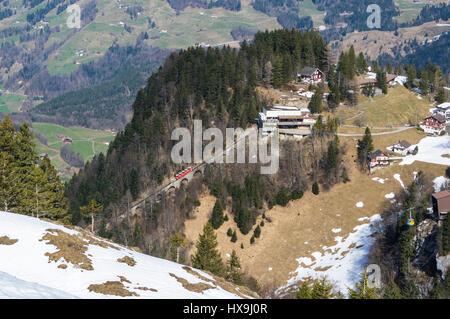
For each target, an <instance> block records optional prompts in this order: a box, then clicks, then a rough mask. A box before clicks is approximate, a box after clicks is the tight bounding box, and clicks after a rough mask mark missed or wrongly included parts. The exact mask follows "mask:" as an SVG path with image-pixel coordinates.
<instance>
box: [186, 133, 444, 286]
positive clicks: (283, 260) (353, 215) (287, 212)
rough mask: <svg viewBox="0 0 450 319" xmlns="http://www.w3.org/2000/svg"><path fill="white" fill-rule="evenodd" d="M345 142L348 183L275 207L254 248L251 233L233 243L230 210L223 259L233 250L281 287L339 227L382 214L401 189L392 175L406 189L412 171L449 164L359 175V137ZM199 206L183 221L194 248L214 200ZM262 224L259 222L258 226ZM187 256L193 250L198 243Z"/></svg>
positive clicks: (222, 234) (387, 139) (387, 141)
mask: <svg viewBox="0 0 450 319" xmlns="http://www.w3.org/2000/svg"><path fill="white" fill-rule="evenodd" d="M421 134H422V133H420V132H417V131H416V130H408V131H405V132H401V133H398V134H393V135H386V136H374V137H373V139H374V144H375V147H376V148H380V149H385V147H386V146H388V145H391V144H392V143H393V142H396V141H398V140H399V139H408V140H409V141H410V142H411V143H416V142H417V141H418V140H419V139H420V138H421V137H422V135H421ZM341 142H342V143H346V145H347V154H346V159H347V161H348V162H350V164H351V165H350V167H349V176H350V179H351V181H350V182H348V183H346V184H344V183H341V184H338V185H335V186H334V187H332V188H331V189H330V190H329V191H321V193H320V194H319V195H317V196H315V195H313V194H312V193H311V192H310V191H306V192H305V194H304V196H303V197H302V198H301V199H299V200H295V201H291V202H290V203H289V204H288V205H287V206H286V207H280V206H275V207H274V208H272V209H271V210H267V211H266V216H267V217H269V218H270V219H271V220H272V222H270V223H269V222H267V221H266V222H265V226H264V227H262V228H261V229H262V231H261V237H260V238H258V239H256V241H255V243H254V244H253V245H250V237H251V235H252V233H253V231H250V232H249V234H247V235H245V236H244V235H242V234H241V233H240V232H239V231H238V230H237V234H238V240H237V242H236V243H232V242H231V241H230V237H228V236H227V235H226V232H227V230H228V228H229V227H231V228H232V229H233V230H234V229H237V226H236V224H235V223H234V221H233V220H232V216H231V215H230V214H229V212H227V213H228V216H229V220H228V221H227V222H225V223H224V225H222V226H221V227H220V228H219V229H218V230H217V231H216V233H217V238H218V242H219V251H220V252H221V255H222V258H223V259H224V260H226V259H227V257H226V255H227V254H230V253H231V251H232V250H233V249H234V250H236V252H237V254H238V256H239V258H240V260H241V265H242V268H243V270H244V271H247V272H248V273H250V274H251V275H252V276H254V277H255V278H256V279H257V280H258V281H259V282H260V283H262V284H268V285H273V284H275V285H277V286H278V287H279V286H281V285H284V284H285V283H286V281H287V280H288V279H289V278H291V277H292V276H293V275H294V274H293V273H292V272H293V271H295V269H296V268H297V267H298V263H297V261H296V259H297V258H300V257H310V254H311V253H312V252H315V251H321V252H323V251H322V248H321V247H322V246H332V245H334V244H335V241H334V237H335V234H334V233H333V232H332V231H331V229H333V228H341V229H342V231H341V232H340V234H339V235H340V236H344V237H345V236H346V235H348V234H349V233H350V232H352V230H353V228H354V227H355V226H357V225H359V224H361V223H363V222H360V221H358V218H361V217H370V216H372V215H374V214H377V213H380V212H381V211H382V209H383V207H384V205H386V203H387V202H388V199H386V198H385V194H388V193H390V192H394V193H398V192H401V191H402V187H401V185H400V183H399V182H398V181H397V180H395V179H394V177H393V175H394V174H400V177H401V179H402V181H403V183H404V184H405V185H408V184H410V183H411V182H412V180H413V176H414V175H413V172H414V171H419V170H422V171H424V172H426V173H428V174H431V175H432V176H433V177H437V176H441V175H444V173H445V168H446V167H445V166H442V165H433V164H428V163H423V162H417V161H416V162H414V163H413V164H411V165H404V166H399V165H398V164H394V165H392V166H389V167H387V168H384V169H381V170H378V171H377V172H375V173H374V174H372V175H368V174H365V173H361V172H360V171H359V169H358V168H357V167H356V164H355V163H354V162H353V161H354V160H355V158H356V148H355V147H356V139H355V138H353V137H342V138H341ZM373 177H380V178H384V179H387V180H386V181H385V183H384V184H381V183H379V182H377V181H373V180H372V178H373ZM359 201H361V202H363V203H364V207H362V208H358V207H356V203H357V202H359ZM200 202H201V205H200V206H199V207H197V209H196V211H195V213H194V216H195V217H194V219H190V220H187V221H186V222H185V235H186V237H187V238H188V240H189V241H190V242H191V243H192V244H194V243H195V242H196V241H197V239H198V236H199V234H200V233H201V232H202V229H203V226H204V224H205V223H206V222H207V220H208V219H209V217H210V215H211V212H212V209H213V206H214V202H215V198H214V197H213V196H211V195H208V194H206V193H205V195H204V196H202V198H201V200H200ZM259 222H260V219H259V220H258V221H257V223H259ZM254 227H256V225H255V226H254ZM241 243H243V244H244V249H241V247H240V246H241ZM357 244H358V243H355V245H357ZM189 252H190V254H192V253H194V252H195V247H194V245H192V246H191V248H190V251H189ZM269 269H271V270H269Z"/></svg>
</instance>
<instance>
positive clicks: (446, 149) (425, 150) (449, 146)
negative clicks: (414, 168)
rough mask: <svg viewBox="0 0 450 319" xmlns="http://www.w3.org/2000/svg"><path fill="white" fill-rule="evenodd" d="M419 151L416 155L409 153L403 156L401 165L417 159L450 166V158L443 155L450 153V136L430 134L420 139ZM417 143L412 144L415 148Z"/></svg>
mask: <svg viewBox="0 0 450 319" xmlns="http://www.w3.org/2000/svg"><path fill="white" fill-rule="evenodd" d="M417 146H418V147H419V151H418V152H417V154H416V155H412V154H411V155H408V156H406V157H404V158H403V160H402V161H401V162H400V163H399V165H410V164H412V163H414V162H415V161H421V162H426V163H431V164H440V165H446V166H450V158H448V157H442V155H444V154H447V155H450V136H448V135H444V136H429V137H425V138H423V139H421V140H420V142H419V144H417ZM414 147H415V145H413V146H411V148H412V149H414Z"/></svg>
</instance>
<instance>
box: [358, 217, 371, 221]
mask: <svg viewBox="0 0 450 319" xmlns="http://www.w3.org/2000/svg"><path fill="white" fill-rule="evenodd" d="M365 220H370V218H369V217H361V218H358V221H359V222H363V221H365Z"/></svg>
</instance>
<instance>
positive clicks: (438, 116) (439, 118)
mask: <svg viewBox="0 0 450 319" xmlns="http://www.w3.org/2000/svg"><path fill="white" fill-rule="evenodd" d="M430 117H431V118H433V119H435V120H436V121H438V122H439V123H445V122H446V121H447V120H446V118H445V116H444V115H442V114H433V115H431V116H429V117H427V118H430Z"/></svg>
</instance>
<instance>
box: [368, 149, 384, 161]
mask: <svg viewBox="0 0 450 319" xmlns="http://www.w3.org/2000/svg"><path fill="white" fill-rule="evenodd" d="M378 156H384V152H383V151H381V150H376V151H375V152H373V153H370V154H369V155H368V156H367V157H368V158H370V159H374V158H377V157H378Z"/></svg>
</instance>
